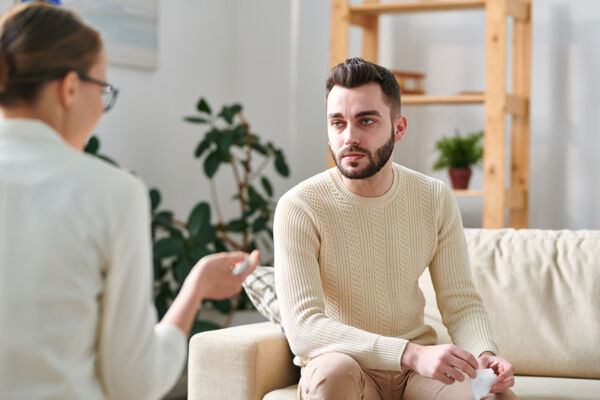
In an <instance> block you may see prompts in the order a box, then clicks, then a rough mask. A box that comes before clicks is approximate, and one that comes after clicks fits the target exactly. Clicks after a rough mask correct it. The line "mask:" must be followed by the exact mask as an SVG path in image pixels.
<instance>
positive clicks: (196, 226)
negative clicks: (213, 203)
mask: <svg viewBox="0 0 600 400" xmlns="http://www.w3.org/2000/svg"><path fill="white" fill-rule="evenodd" d="M209 226H210V205H209V204H208V203H207V202H205V201H203V202H201V203H198V204H197V205H196V207H194V209H193V210H192V212H191V213H190V216H189V218H188V222H187V229H188V232H189V233H190V236H192V237H194V236H198V235H199V234H200V233H201V232H202V231H203V230H205V229H207V228H208V227H209Z"/></svg>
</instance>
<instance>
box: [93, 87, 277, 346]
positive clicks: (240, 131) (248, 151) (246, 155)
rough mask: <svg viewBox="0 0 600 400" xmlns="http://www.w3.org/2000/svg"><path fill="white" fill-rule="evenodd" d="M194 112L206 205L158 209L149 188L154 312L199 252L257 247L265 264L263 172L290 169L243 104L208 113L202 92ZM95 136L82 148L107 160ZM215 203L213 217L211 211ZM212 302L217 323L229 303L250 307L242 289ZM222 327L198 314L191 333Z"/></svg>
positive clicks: (268, 221) (269, 195) (271, 204)
mask: <svg viewBox="0 0 600 400" xmlns="http://www.w3.org/2000/svg"><path fill="white" fill-rule="evenodd" d="M196 109H197V111H198V114H197V115H194V116H188V117H185V121H187V122H189V123H194V124H199V125H202V126H204V127H206V132H205V133H204V136H203V137H202V139H201V140H200V142H199V143H198V145H197V147H196V149H195V151H194V155H195V157H196V158H199V159H200V160H202V161H203V163H202V171H203V173H204V175H205V176H206V178H207V179H208V184H209V188H210V192H211V199H212V200H213V201H212V203H213V204H212V207H211V204H209V203H208V202H206V201H200V202H198V203H197V204H196V205H195V206H194V207H193V208H192V211H191V212H190V214H189V216H188V218H187V219H186V220H181V219H178V218H177V217H176V216H175V215H174V213H173V211H170V210H165V209H161V208H160V205H161V198H162V195H161V193H160V191H159V190H158V189H156V188H151V189H150V193H149V196H150V203H151V209H152V240H153V255H154V257H153V260H154V301H155V305H156V308H157V311H158V314H159V318H162V316H163V315H164V314H165V312H166V311H167V309H168V307H169V305H170V304H171V302H172V301H173V299H174V298H175V296H176V295H177V293H178V292H179V289H180V288H181V285H182V283H183V281H184V279H185V278H186V276H187V275H188V273H189V272H190V270H191V268H192V267H193V266H194V264H195V263H196V262H197V261H198V260H199V259H200V258H202V257H203V256H205V255H207V254H210V253H214V252H219V251H230V250H242V251H248V252H249V251H252V250H254V249H256V248H260V249H261V251H262V256H263V258H262V260H261V263H262V264H263V265H269V264H271V263H272V254H271V253H272V240H273V230H272V229H273V228H272V222H273V213H274V210H275V201H274V191H273V186H272V184H271V182H270V180H269V178H268V177H267V176H266V175H265V174H264V171H265V169H266V168H267V167H269V166H270V165H271V166H272V167H273V168H274V170H275V171H276V172H277V173H278V174H279V175H280V176H283V177H287V176H288V175H289V167H288V165H287V162H286V159H285V156H284V154H283V151H282V150H281V149H279V148H277V147H275V146H274V145H273V143H271V142H266V143H265V142H263V141H262V140H261V139H260V137H259V136H258V135H257V134H255V133H253V132H252V131H251V129H250V125H249V124H248V123H247V121H246V120H245V118H244V116H243V114H242V106H241V105H239V104H233V105H229V106H223V107H222V108H221V110H220V112H219V113H218V114H214V113H213V112H212V109H211V107H210V105H209V104H208V102H207V101H206V99H204V98H201V99H200V100H199V101H198V103H197V105H196ZM99 148H100V142H99V140H98V138H97V137H95V136H93V137H92V138H91V139H90V141H89V142H88V145H87V146H86V152H88V153H90V154H93V155H95V156H96V157H99V158H101V159H103V160H105V161H107V162H110V163H112V164H115V165H116V163H115V162H114V161H113V160H111V159H110V158H109V157H107V156H105V155H103V154H100V153H99ZM221 166H229V167H231V168H232V171H233V175H234V177H235V187H234V188H233V194H232V196H231V199H232V201H235V202H236V203H237V204H238V206H239V211H238V215H236V216H234V217H233V218H231V219H229V220H226V219H225V218H224V217H223V215H222V213H221V211H220V202H219V200H218V198H217V194H216V183H215V181H214V178H215V177H216V176H217V172H218V170H219V169H220V167H221ZM213 210H214V216H213ZM206 303H209V304H210V305H211V306H212V307H213V308H215V309H216V310H218V311H219V312H221V313H222V314H225V315H226V319H225V322H224V323H223V325H224V326H227V325H228V324H229V323H230V322H231V319H232V318H233V315H234V313H235V312H236V310H239V309H249V308H251V307H252V304H251V302H250V301H249V300H248V298H247V296H246V294H245V292H243V291H242V294H241V295H239V296H238V297H236V298H235V299H232V300H223V301H212V300H207V301H206ZM221 327H222V326H221V325H219V324H217V323H215V322H214V321H209V320H205V319H197V320H196V321H195V322H194V326H193V328H192V335H193V334H194V333H196V332H200V331H204V330H209V329H217V328H221Z"/></svg>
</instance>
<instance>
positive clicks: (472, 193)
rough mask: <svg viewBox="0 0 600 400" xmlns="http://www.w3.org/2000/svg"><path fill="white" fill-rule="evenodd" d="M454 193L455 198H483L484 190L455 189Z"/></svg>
mask: <svg viewBox="0 0 600 400" xmlns="http://www.w3.org/2000/svg"><path fill="white" fill-rule="evenodd" d="M452 193H454V195H455V196H464V197H483V190H471V189H453V190H452Z"/></svg>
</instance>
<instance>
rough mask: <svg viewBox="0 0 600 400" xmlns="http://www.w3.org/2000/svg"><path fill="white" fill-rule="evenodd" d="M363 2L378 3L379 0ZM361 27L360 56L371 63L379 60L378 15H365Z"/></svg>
mask: <svg viewBox="0 0 600 400" xmlns="http://www.w3.org/2000/svg"><path fill="white" fill-rule="evenodd" d="M365 3H379V0H365ZM361 27H362V58H364V59H365V60H367V61H371V62H372V63H376V64H377V62H378V60H379V52H378V51H379V46H378V43H379V15H370V16H368V17H365V18H364V19H363V21H362V23H361Z"/></svg>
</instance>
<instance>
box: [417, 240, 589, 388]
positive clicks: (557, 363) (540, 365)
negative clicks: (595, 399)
mask: <svg viewBox="0 0 600 400" xmlns="http://www.w3.org/2000/svg"><path fill="white" fill-rule="evenodd" d="M465 236H466V239H467V247H468V250H469V259H470V263H471V271H472V275H473V280H474V282H475V286H476V287H477V290H478V291H479V294H480V295H481V297H482V299H483V303H484V305H485V308H486V310H487V312H488V315H489V317H490V321H491V324H492V329H493V331H494V335H495V340H496V343H497V344H498V347H499V349H500V353H501V355H502V356H503V357H505V358H507V359H508V360H510V361H511V362H512V363H513V364H514V366H515V369H516V371H517V373H518V374H524V375H540V376H564V377H579V378H596V379H598V378H600V231H567V230H561V231H550V230H527V229H523V230H514V229H499V230H487V229H466V230H465ZM420 285H421V288H422V290H423V293H424V295H425V298H426V308H425V318H426V323H428V324H430V325H432V326H433V327H434V328H435V329H436V331H438V335H439V337H440V342H442V343H443V342H448V340H449V337H448V332H447V330H446V329H445V328H444V327H443V325H441V317H440V314H439V311H438V310H437V306H436V303H435V293H434V291H433V285H432V284H431V277H430V276H429V271H426V273H425V274H424V275H423V277H422V278H421V281H420Z"/></svg>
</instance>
